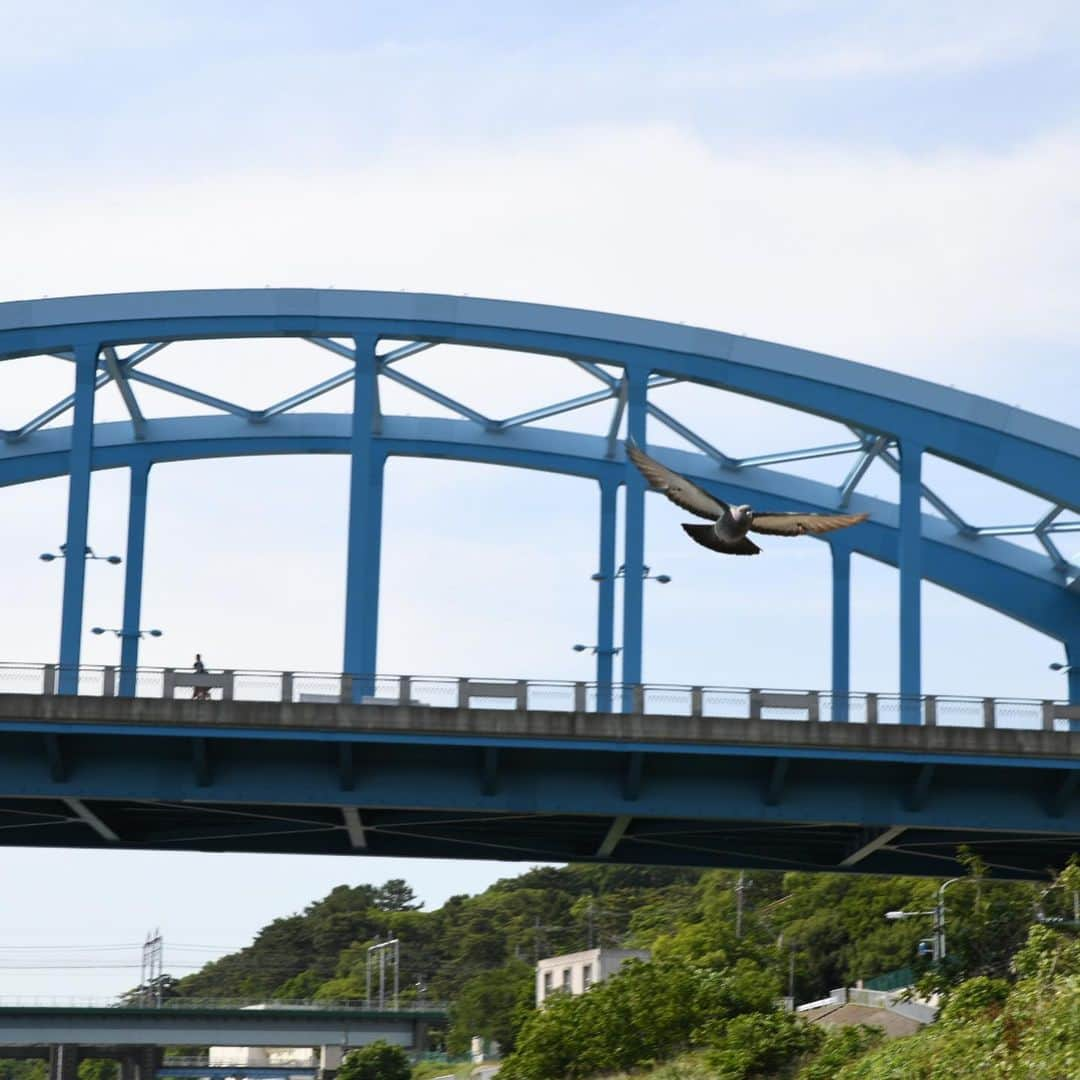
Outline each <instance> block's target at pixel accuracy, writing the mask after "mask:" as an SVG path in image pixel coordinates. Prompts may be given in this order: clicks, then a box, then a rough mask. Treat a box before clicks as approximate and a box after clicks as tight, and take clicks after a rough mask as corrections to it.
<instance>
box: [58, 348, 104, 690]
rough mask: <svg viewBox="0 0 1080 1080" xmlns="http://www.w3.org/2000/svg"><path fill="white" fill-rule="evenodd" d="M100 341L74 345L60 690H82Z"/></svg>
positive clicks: (61, 626) (61, 622)
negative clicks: (72, 415)
mask: <svg viewBox="0 0 1080 1080" xmlns="http://www.w3.org/2000/svg"><path fill="white" fill-rule="evenodd" d="M99 350H100V346H99V344H98V343H97V342H96V341H95V342H93V343H82V344H79V345H76V346H75V422H74V424H73V425H72V428H71V449H70V451H69V455H68V468H67V472H68V506H67V540H66V543H65V548H64V551H65V553H66V555H67V557H66V558H65V559H64V600H63V608H62V613H61V621H60V681H59V686H58V689H59V691H60V693H61V694H76V693H78V690H79V671H78V668H79V658H80V656H81V651H82V622H83V597H84V594H85V589H86V558H85V555H84V552H85V551H86V547H87V528H88V524H87V523H88V519H89V514H90V478H91V475H92V468H93V461H92V459H93V449H94V392H95V390H96V385H95V384H96V382H97V365H98V352H99Z"/></svg>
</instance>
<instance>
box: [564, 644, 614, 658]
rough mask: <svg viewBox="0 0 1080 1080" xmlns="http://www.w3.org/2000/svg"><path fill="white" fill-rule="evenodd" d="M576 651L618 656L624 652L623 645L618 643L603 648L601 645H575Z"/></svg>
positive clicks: (594, 654) (595, 654)
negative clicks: (611, 646) (608, 647)
mask: <svg viewBox="0 0 1080 1080" xmlns="http://www.w3.org/2000/svg"><path fill="white" fill-rule="evenodd" d="M574 652H587V653H591V654H592V655H593V656H618V655H619V653H621V652H622V646H621V645H616V646H614V647H613V648H610V649H602V648H600V646H599V645H575V646H574Z"/></svg>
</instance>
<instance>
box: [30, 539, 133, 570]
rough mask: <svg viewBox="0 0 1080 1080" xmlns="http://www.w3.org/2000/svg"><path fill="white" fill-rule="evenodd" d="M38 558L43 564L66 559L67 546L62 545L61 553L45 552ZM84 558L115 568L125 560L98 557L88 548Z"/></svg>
mask: <svg viewBox="0 0 1080 1080" xmlns="http://www.w3.org/2000/svg"><path fill="white" fill-rule="evenodd" d="M38 558H39V559H40V560H41V561H42V562H52V561H53V560H54V559H66V558H67V544H61V545H60V550H59V551H43V552H42V553H41V554H40V555H39V556H38ZM83 558H84V559H86V560H88V561H89V560H91V559H96V560H98V561H99V562H107V563H112V565H113V566H119V565H120V563H122V562H123V561H124V560H123V559H121V558H120V556H119V555H98V554H97V553H96V552H95V551H94V549H93V548H92V547H88V548H86V549H84V551H83Z"/></svg>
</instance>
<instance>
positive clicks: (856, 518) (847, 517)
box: [750, 511, 870, 536]
mask: <svg viewBox="0 0 1080 1080" xmlns="http://www.w3.org/2000/svg"><path fill="white" fill-rule="evenodd" d="M869 516H870V515H869V514H804V513H801V512H796V513H782V512H781V513H773V512H772V511H761V512H760V513H759V512H757V511H755V512H754V516H753V519H752V520H751V522H750V528H751V530H752V531H753V532H759V533H765V534H767V535H768V536H804V535H806V534H807V533H826V532H832V531H833V530H834V529H846V528H847V527H848V526H849V525H858V524H859V522H860V521H865V520H866V519H867V518H868V517H869Z"/></svg>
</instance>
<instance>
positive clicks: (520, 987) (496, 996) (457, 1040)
mask: <svg viewBox="0 0 1080 1080" xmlns="http://www.w3.org/2000/svg"><path fill="white" fill-rule="evenodd" d="M535 986H536V983H535V976H534V973H533V968H532V966H531V965H530V964H526V963H525V962H524V961H521V960H513V961H511V962H510V963H508V964H506V965H504V966H503V967H499V968H493V969H491V970H490V971H482V972H480V973H479V974H478V975H474V976H473V977H472V978H471V979H469V981H468V982H466V983H465V985H464V986H462V988H461V991H460V993H459V994H458V996H457V997H456V998H455V1000H454V1002H453V1004H452V1005H451V1007H450V1031H449V1033H448V1035H447V1049H448V1050H449V1051H450V1053H451V1054H464V1053H466V1052H467V1051H468V1049H469V1042H470V1040H471V1039H472V1037H473V1036H474V1035H482V1036H483V1037H484V1038H485V1039H495V1040H496V1041H497V1042H498V1043H499V1046H500V1047H501V1048H502V1051H503V1053H504V1054H509V1053H510V1052H511V1051H512V1050H513V1049H514V1046H515V1044H516V1041H517V1028H518V1027H519V1026H520V1025H521V1024H522V1023H523V1022H524V1021H525V1019H526V1018H527V1017H528V1015H529V1013H531V1011H532V1006H533V1001H534V998H535V993H536V991H535Z"/></svg>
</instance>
